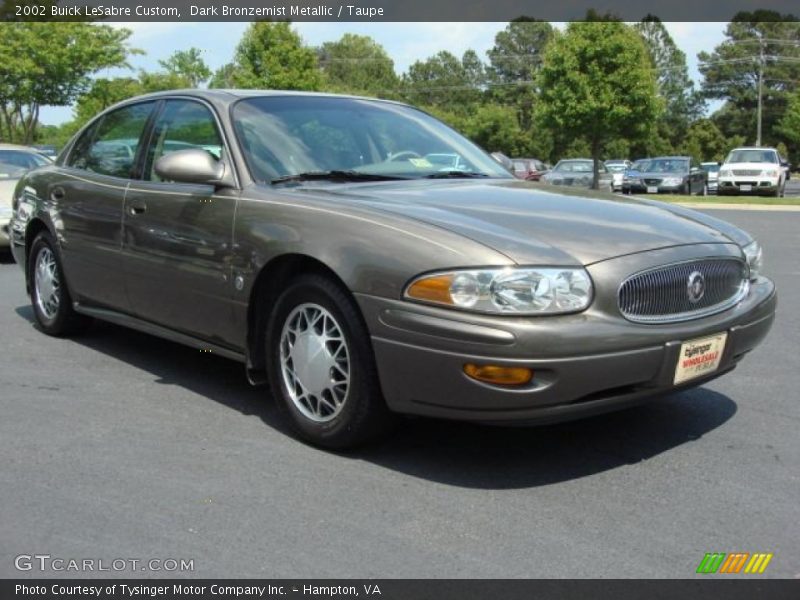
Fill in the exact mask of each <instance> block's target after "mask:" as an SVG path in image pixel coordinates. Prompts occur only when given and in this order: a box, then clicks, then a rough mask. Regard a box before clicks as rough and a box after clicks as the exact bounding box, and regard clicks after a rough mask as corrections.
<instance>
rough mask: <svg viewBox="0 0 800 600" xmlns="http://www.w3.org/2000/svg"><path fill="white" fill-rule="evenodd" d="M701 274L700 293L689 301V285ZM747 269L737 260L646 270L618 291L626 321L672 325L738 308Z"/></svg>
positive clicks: (745, 288) (691, 262)
mask: <svg viewBox="0 0 800 600" xmlns="http://www.w3.org/2000/svg"><path fill="white" fill-rule="evenodd" d="M696 273H700V274H701V275H702V279H703V283H704V285H703V293H702V294H701V295H700V297H699V298H697V297H696V292H697V290H695V297H692V294H691V293H690V290H689V281H690V278H692V280H693V281H695V282H696V280H697V279H698V278H697V275H696ZM748 275H749V272H748V269H747V265H746V264H745V263H744V261H741V260H739V259H736V258H714V259H703V260H695V261H690V262H682V263H676V264H672V265H666V266H663V267H657V268H655V269H648V270H647V271H642V272H641V273H636V274H635V275H632V276H631V277H629V278H628V279H626V280H625V281H624V282H623V284H622V286H620V289H619V297H618V302H619V309H620V312H622V314H623V315H624V316H625V318H627V319H629V320H631V321H637V322H642V323H671V322H675V321H688V320H690V319H699V318H700V317H705V316H708V315H712V314H714V313H718V312H721V311H723V310H726V309H728V308H730V307H732V306H733V305H735V304H737V303H738V302H739V301H740V300H741V299H742V298H743V297H744V296H745V295H746V294H747V292H748V290H749V281H748Z"/></svg>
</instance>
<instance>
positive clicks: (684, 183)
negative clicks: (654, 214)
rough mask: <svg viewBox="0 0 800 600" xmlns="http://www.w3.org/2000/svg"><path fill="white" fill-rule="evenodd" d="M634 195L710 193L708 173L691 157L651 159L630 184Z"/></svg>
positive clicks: (702, 194)
mask: <svg viewBox="0 0 800 600" xmlns="http://www.w3.org/2000/svg"><path fill="white" fill-rule="evenodd" d="M628 185H629V186H630V190H631V193H634V194H689V195H691V194H698V195H701V196H704V195H705V194H706V193H708V189H707V187H706V172H705V171H704V170H703V169H701V168H700V163H698V162H697V161H696V160H695V159H693V158H691V157H689V156H660V157H657V158H651V159H649V160H648V162H647V166H645V167H644V168H643V169H642V170H641V171H640V177H638V178H637V180H636V181H634V180H633V179H631V180H630V181H629V183H628Z"/></svg>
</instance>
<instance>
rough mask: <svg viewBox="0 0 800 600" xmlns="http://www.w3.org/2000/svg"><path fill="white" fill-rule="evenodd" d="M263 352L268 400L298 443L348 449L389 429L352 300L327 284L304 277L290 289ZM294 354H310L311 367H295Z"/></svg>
mask: <svg viewBox="0 0 800 600" xmlns="http://www.w3.org/2000/svg"><path fill="white" fill-rule="evenodd" d="M323 331H324V332H325V337H321V333H322V332H323ZM337 332H338V333H337ZM328 336H329V337H328ZM292 340H293V341H292ZM301 340H302V341H301ZM322 340H327V341H322ZM265 347H266V350H267V351H266V361H267V364H266V370H267V374H268V377H269V382H270V386H271V389H272V394H273V397H274V398H275V399H276V400H277V402H278V405H279V406H280V408H281V409H282V411H283V412H284V413H285V414H286V416H287V417H288V420H289V422H290V424H291V425H292V428H293V430H294V431H295V433H296V434H297V435H298V437H300V438H301V439H303V440H305V441H306V442H309V443H311V444H313V445H316V446H321V447H324V448H330V449H346V448H352V447H355V446H358V445H361V444H364V443H366V442H369V441H371V440H374V439H376V438H378V437H380V436H381V435H383V434H385V433H386V432H387V431H388V430H389V429H390V428H391V425H392V424H393V421H394V417H393V415H392V413H391V412H390V411H389V409H388V408H387V407H386V403H385V401H384V399H383V395H382V394H381V389H380V384H379V381H378V371H377V368H376V366H375V357H374V354H373V351H372V346H371V344H370V338H369V333H368V332H367V329H366V326H365V325H364V324H363V322H362V319H361V315H360V313H359V311H358V308H357V307H356V305H355V302H354V301H353V300H352V299H351V297H350V295H349V294H348V293H347V292H346V291H345V290H343V289H342V288H341V286H340V285H338V284H337V283H335V282H334V281H332V280H331V279H330V278H328V277H325V276H323V275H317V274H309V275H302V276H300V277H297V278H296V279H294V280H293V281H292V282H291V283H290V284H289V285H288V287H287V288H286V289H285V290H284V292H283V293H282V294H281V295H280V296H279V297H278V300H277V301H276V303H275V305H274V308H273V310H272V313H271V314H270V316H269V320H268V322H267V331H266V346H265ZM315 349H316V351H315ZM320 349H324V351H321V350H320ZM298 355H299V356H301V357H304V358H306V357H308V356H309V355H312V357H313V359H314V361H315V362H316V365H315V364H314V362H312V361H310V360H304V361H303V363H302V364H294V360H295V359H296V358H297V356H298Z"/></svg>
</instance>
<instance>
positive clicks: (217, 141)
mask: <svg viewBox="0 0 800 600" xmlns="http://www.w3.org/2000/svg"><path fill="white" fill-rule="evenodd" d="M192 148H200V149H202V150H205V151H206V152H209V153H210V154H211V155H212V156H214V158H217V159H219V158H221V157H222V138H221V137H220V135H219V131H218V130H217V124H216V121H215V120H214V115H213V114H211V111H210V110H209V109H208V108H206V107H205V106H204V105H202V104H200V103H199V102H192V101H189V100H170V101H169V102H167V103H166V105H165V106H164V110H163V111H162V112H161V114H160V115H159V116H158V118H157V119H156V122H155V126H154V127H153V136H152V138H151V141H150V146H149V148H148V149H147V161H146V162H145V175H144V178H145V179H146V180H148V181H161V179H160V178H159V176H158V175H156V172H155V169H154V165H155V163H156V161H157V160H158V159H159V158H161V157H162V156H164V155H166V154H170V153H172V152H177V151H178V150H189V149H192Z"/></svg>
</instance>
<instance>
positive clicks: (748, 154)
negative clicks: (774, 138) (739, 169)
mask: <svg viewBox="0 0 800 600" xmlns="http://www.w3.org/2000/svg"><path fill="white" fill-rule="evenodd" d="M725 162H726V163H773V164H775V163H777V162H778V156H777V154H776V153H775V151H774V150H760V149H757V148H754V149H750V150H734V151H733V152H731V153H730V154H729V155H728V159H727V160H726V161H725Z"/></svg>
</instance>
